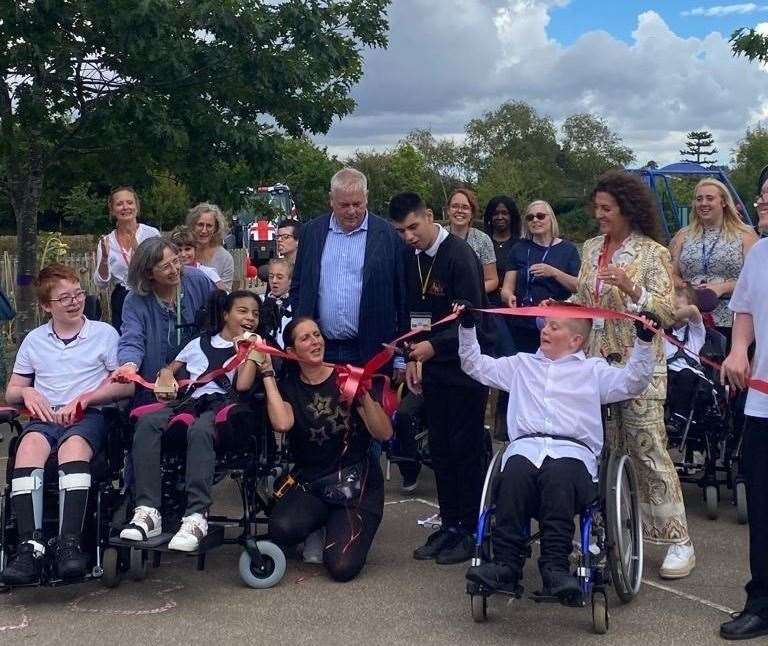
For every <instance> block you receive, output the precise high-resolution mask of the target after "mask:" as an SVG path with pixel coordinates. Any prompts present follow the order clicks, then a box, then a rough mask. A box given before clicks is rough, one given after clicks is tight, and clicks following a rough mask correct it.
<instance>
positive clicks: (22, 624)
mask: <svg viewBox="0 0 768 646" xmlns="http://www.w3.org/2000/svg"><path fill="white" fill-rule="evenodd" d="M11 607H12V608H13V609H14V610H18V611H19V612H20V613H21V621H20V622H19V623H18V624H6V625H5V626H0V633H4V632H6V631H9V632H10V631H11V630H21V629H22V628H28V627H29V617H27V607H26V606H22V605H18V606H11Z"/></svg>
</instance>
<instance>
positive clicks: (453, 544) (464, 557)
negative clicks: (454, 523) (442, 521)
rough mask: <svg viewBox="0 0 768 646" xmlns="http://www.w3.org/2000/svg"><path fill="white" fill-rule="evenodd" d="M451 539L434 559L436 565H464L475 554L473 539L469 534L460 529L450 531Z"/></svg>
mask: <svg viewBox="0 0 768 646" xmlns="http://www.w3.org/2000/svg"><path fill="white" fill-rule="evenodd" d="M449 533H450V534H451V539H450V540H449V541H448V542H446V543H445V544H444V545H443V549H441V550H440V553H439V554H438V555H437V556H436V557H435V563H437V564H438V565H455V564H456V563H465V562H466V561H469V559H471V558H472V556H473V555H474V553H475V539H474V537H473V536H472V534H470V533H469V532H466V531H464V530H463V529H461V528H457V529H450V530H449Z"/></svg>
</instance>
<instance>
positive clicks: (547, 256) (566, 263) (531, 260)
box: [509, 239, 581, 354]
mask: <svg viewBox="0 0 768 646" xmlns="http://www.w3.org/2000/svg"><path fill="white" fill-rule="evenodd" d="M542 262H545V263H546V264H548V265H552V266H553V267H555V268H557V269H559V270H560V271H564V272H565V273H566V274H570V275H571V276H578V275H579V268H580V267H581V259H580V258H579V251H578V249H576V246H575V245H574V244H573V243H572V242H569V241H568V240H561V241H560V242H558V243H557V244H553V245H549V246H546V247H543V246H541V245H539V244H536V243H535V242H534V241H533V240H528V239H523V240H519V241H518V242H517V243H516V244H515V245H514V246H513V247H512V249H510V252H509V271H516V272H517V281H516V282H515V297H516V298H517V305H518V307H523V306H531V305H538V304H539V303H541V301H543V300H546V299H547V298H553V299H555V300H558V301H562V300H565V299H566V298H568V297H569V296H570V295H571V292H569V291H568V290H567V289H566V288H565V287H563V285H561V284H560V283H559V282H557V281H556V280H555V279H554V278H537V277H535V276H533V275H531V273H530V268H531V265H535V264H538V263H542ZM510 318H511V325H512V335H513V337H514V339H515V349H516V350H517V351H518V352H529V353H531V354H533V353H535V352H536V350H538V349H539V330H538V328H537V327H536V319H535V318H532V317H530V316H513V317H510Z"/></svg>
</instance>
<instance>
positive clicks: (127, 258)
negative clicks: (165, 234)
mask: <svg viewBox="0 0 768 646" xmlns="http://www.w3.org/2000/svg"><path fill="white" fill-rule="evenodd" d="M159 235H160V231H158V230H157V229H155V227H151V226H149V225H147V224H141V223H139V228H138V229H136V245H137V246H138V245H140V244H141V243H142V242H144V241H145V240H146V239H147V238H154V237H157V236H159ZM107 241H108V242H109V258H108V259H107V269H108V271H109V275H108V276H107V279H106V280H105V279H104V278H102V277H101V276H100V275H99V264H101V241H99V244H98V245H96V271H95V272H94V274H93V280H94V282H95V283H96V284H97V285H100V286H101V287H107V286H108V285H122V286H123V287H128V263H130V262H131V253H132V250H131V249H123V248H122V247H120V243H118V241H117V232H116V231H111V232H110V233H109V235H107Z"/></svg>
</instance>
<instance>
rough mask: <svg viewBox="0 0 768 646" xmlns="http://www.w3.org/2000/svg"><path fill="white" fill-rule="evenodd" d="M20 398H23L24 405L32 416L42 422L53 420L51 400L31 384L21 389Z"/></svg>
mask: <svg viewBox="0 0 768 646" xmlns="http://www.w3.org/2000/svg"><path fill="white" fill-rule="evenodd" d="M21 398H22V399H23V400H24V407H25V408H26V409H27V410H28V411H29V412H30V414H31V415H32V417H35V418H36V419H40V420H42V421H44V422H53V421H54V420H55V417H54V412H53V411H52V410H51V402H49V401H48V400H47V399H46V398H45V397H44V396H43V395H42V394H40V393H39V392H38V391H36V390H35V389H34V388H33V387H32V386H28V387H27V388H25V389H24V390H22V391H21Z"/></svg>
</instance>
